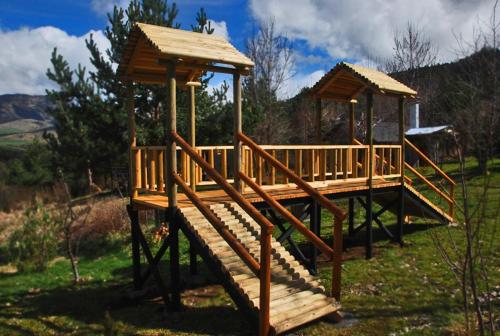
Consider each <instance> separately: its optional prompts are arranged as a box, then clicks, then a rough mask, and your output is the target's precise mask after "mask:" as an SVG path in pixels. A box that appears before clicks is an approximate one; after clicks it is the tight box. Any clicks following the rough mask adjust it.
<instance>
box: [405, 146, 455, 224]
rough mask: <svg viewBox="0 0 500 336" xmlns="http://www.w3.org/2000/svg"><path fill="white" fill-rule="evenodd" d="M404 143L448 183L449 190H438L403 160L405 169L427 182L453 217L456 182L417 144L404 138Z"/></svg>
mask: <svg viewBox="0 0 500 336" xmlns="http://www.w3.org/2000/svg"><path fill="white" fill-rule="evenodd" d="M405 144H406V145H408V147H409V148H410V149H411V150H412V151H413V152H415V153H416V154H417V156H418V157H419V158H420V159H422V160H423V161H424V162H425V163H427V164H428V165H429V166H431V167H432V168H433V169H434V171H435V173H437V174H438V175H440V176H441V177H442V178H443V179H444V180H446V181H447V182H448V183H449V190H447V191H446V190H445V191H442V190H440V189H439V188H438V187H437V186H436V185H435V184H434V183H432V182H431V181H429V180H428V179H427V178H426V177H425V176H423V175H422V174H421V173H419V172H418V171H417V170H416V169H415V168H413V167H412V166H411V165H410V164H408V163H407V162H405V167H406V169H408V170H410V171H411V172H412V173H413V174H415V175H416V176H417V177H418V178H420V179H421V180H422V181H423V182H424V183H425V184H427V185H428V186H429V187H430V188H431V189H432V190H433V191H434V192H436V193H437V194H438V195H439V196H440V197H441V198H443V199H444V200H445V201H446V202H447V203H448V206H449V209H448V215H449V216H450V217H452V218H453V217H454V206H455V196H454V192H455V185H456V182H455V181H453V179H452V178H451V177H450V176H448V174H446V173H445V172H444V171H443V170H442V169H441V168H439V167H438V166H437V165H436V164H435V163H434V162H433V161H432V160H431V159H430V158H429V157H428V156H427V155H425V154H424V153H423V152H422V151H421V150H420V149H418V147H417V146H415V145H414V144H413V143H412V142H411V141H410V140H408V139H407V138H405Z"/></svg>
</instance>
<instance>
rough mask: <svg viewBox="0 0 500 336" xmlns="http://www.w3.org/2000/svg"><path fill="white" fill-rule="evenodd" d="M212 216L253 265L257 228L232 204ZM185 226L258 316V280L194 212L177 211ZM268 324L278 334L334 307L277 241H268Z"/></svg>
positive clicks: (257, 253)
mask: <svg viewBox="0 0 500 336" xmlns="http://www.w3.org/2000/svg"><path fill="white" fill-rule="evenodd" d="M210 209H211V210H212V211H213V213H214V214H215V215H216V216H217V217H218V218H219V219H220V220H221V222H222V223H224V225H225V227H226V228H227V229H228V230H229V231H230V232H231V233H232V234H233V235H234V236H235V237H236V238H237V240H238V241H239V242H240V243H241V244H242V245H243V246H244V247H245V248H246V249H247V251H248V252H249V253H250V254H251V255H252V256H253V257H254V258H255V259H256V260H257V261H259V258H260V243H259V238H260V237H259V235H260V226H259V224H258V223H257V222H255V221H254V220H253V219H252V218H251V217H250V216H249V215H248V214H247V213H246V212H245V211H244V210H243V209H242V208H241V207H240V206H238V205H237V204H236V203H226V204H214V205H210ZM179 211H180V215H181V217H182V219H183V221H184V223H185V226H186V228H187V229H188V230H190V231H191V232H192V234H193V236H194V237H196V239H197V241H198V242H199V244H200V245H201V246H202V247H203V248H204V249H206V250H207V252H208V254H209V255H210V258H212V259H214V260H215V261H216V262H217V264H218V265H219V267H218V269H216V270H214V271H215V272H218V273H219V275H222V276H223V277H224V278H225V279H226V280H227V282H228V283H229V284H230V286H232V287H234V288H235V289H236V292H237V293H238V295H239V296H240V297H241V300H239V301H240V302H244V303H245V304H246V305H247V308H249V309H250V311H253V312H254V313H255V316H256V317H257V316H258V310H259V291H260V285H259V283H260V282H259V278H258V277H257V276H256V275H255V274H254V273H253V272H252V271H251V270H250V268H249V267H248V266H247V265H246V264H245V263H244V262H243V260H242V259H241V258H240V257H239V256H238V255H237V254H236V252H235V251H234V250H233V249H232V248H231V247H230V246H229V245H228V243H226V241H224V239H222V238H221V236H220V235H219V233H218V232H217V231H216V230H215V228H214V227H213V226H212V225H211V224H210V223H209V221H208V220H207V219H206V218H205V216H204V215H203V214H202V213H201V212H200V211H199V210H198V209H197V208H195V207H189V208H181V209H179ZM271 246H272V251H271V286H270V288H271V290H270V325H271V329H272V331H273V332H274V333H276V334H279V333H282V332H285V331H287V330H290V329H293V328H295V327H298V326H301V325H303V324H305V323H308V322H310V321H313V320H316V319H318V318H320V317H323V316H326V315H329V314H332V313H335V312H336V311H337V310H338V309H339V305H338V303H337V302H336V301H335V299H333V298H332V297H328V296H327V295H326V293H325V288H324V287H323V286H322V285H321V284H320V282H319V281H318V280H317V279H316V278H315V277H314V276H312V275H310V274H309V271H307V269H306V268H305V267H303V266H302V265H301V264H300V263H299V262H298V261H297V260H296V259H295V258H294V257H293V256H292V255H291V254H290V253H289V252H288V251H287V250H286V249H285V247H284V246H282V245H281V244H280V243H279V242H278V241H276V239H274V238H272V241H271Z"/></svg>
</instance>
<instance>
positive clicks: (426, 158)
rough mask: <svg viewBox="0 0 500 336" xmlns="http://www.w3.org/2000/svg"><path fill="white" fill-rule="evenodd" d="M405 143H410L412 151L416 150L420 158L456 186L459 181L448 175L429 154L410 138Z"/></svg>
mask: <svg viewBox="0 0 500 336" xmlns="http://www.w3.org/2000/svg"><path fill="white" fill-rule="evenodd" d="M405 144H406V145H408V146H409V147H410V148H411V150H412V151H414V152H415V153H416V154H417V155H418V157H419V158H421V159H422V160H424V161H425V163H427V164H428V165H429V166H431V167H432V168H433V169H434V171H435V172H436V173H438V174H439V175H441V177H443V178H444V179H445V180H446V181H448V182H449V183H450V184H451V185H453V186H455V185H456V184H457V183H456V182H455V181H453V179H452V178H451V177H449V176H448V174H446V173H445V172H444V171H443V170H442V169H441V168H439V167H438V166H437V165H436V164H435V163H434V162H433V161H432V160H431V159H430V158H429V157H428V156H427V155H425V154H424V153H422V151H421V150H420V149H418V147H417V146H415V145H414V144H413V143H412V142H411V141H410V140H408V139H407V138H405Z"/></svg>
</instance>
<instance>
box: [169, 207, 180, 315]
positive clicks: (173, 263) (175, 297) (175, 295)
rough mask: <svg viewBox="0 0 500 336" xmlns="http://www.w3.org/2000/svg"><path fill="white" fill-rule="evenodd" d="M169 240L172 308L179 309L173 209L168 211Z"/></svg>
mask: <svg viewBox="0 0 500 336" xmlns="http://www.w3.org/2000/svg"><path fill="white" fill-rule="evenodd" d="M169 235H170V236H171V237H172V238H171V241H170V291H171V293H172V308H173V309H174V310H179V309H180V307H181V289H180V287H181V286H180V279H181V276H180V272H181V270H180V265H179V224H178V223H177V218H176V216H175V209H170V213H169Z"/></svg>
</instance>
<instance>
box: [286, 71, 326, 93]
mask: <svg viewBox="0 0 500 336" xmlns="http://www.w3.org/2000/svg"><path fill="white" fill-rule="evenodd" d="M324 74H325V72H324V71H323V70H316V71H313V72H311V73H297V74H295V76H293V77H291V78H290V79H288V80H287V81H286V82H285V84H284V85H283V88H281V90H280V92H279V93H278V95H279V97H280V98H281V99H286V98H290V97H293V96H295V95H296V94H297V93H299V92H300V90H302V89H303V88H305V87H311V86H313V85H314V84H315V83H316V82H317V81H319V79H320V78H321V77H323V75H324Z"/></svg>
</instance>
